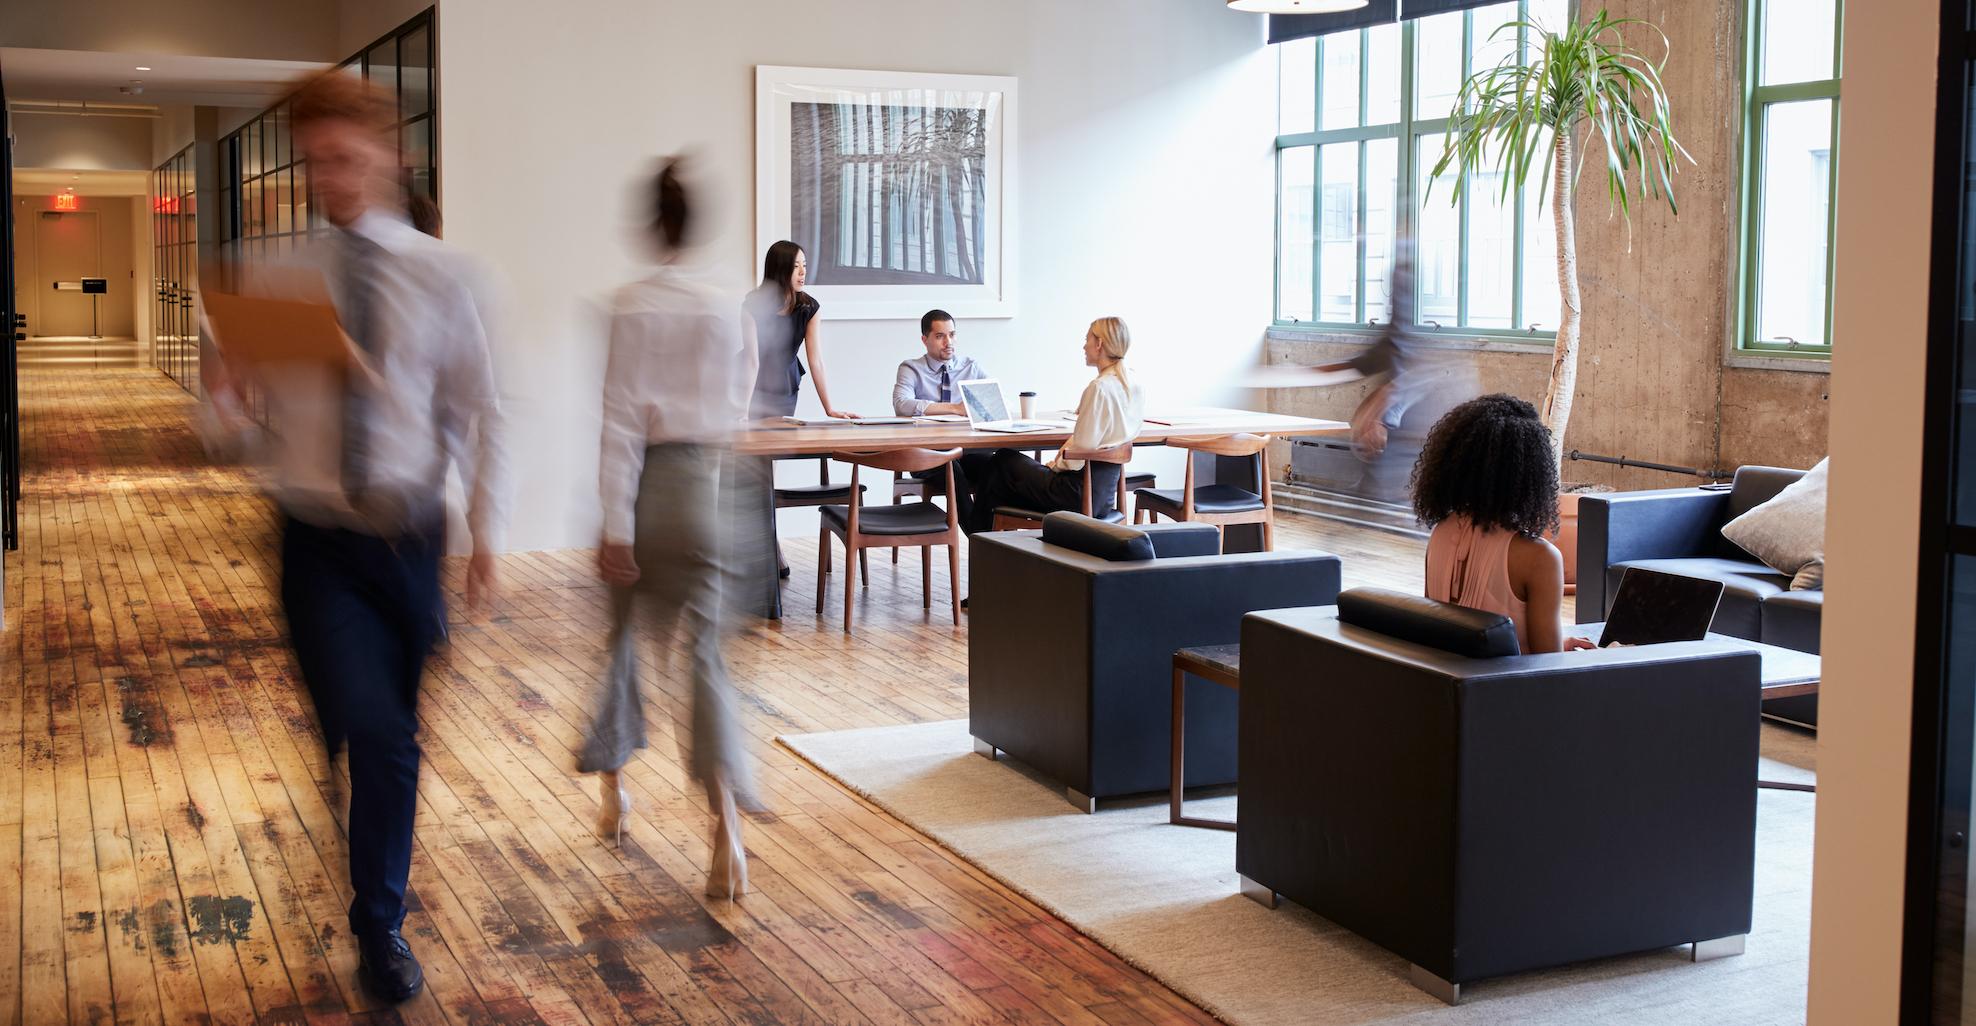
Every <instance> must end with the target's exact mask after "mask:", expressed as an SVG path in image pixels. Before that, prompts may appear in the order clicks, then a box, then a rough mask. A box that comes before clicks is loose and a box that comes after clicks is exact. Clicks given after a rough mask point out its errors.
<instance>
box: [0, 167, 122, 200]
mask: <svg viewBox="0 0 1976 1026" xmlns="http://www.w3.org/2000/svg"><path fill="white" fill-rule="evenodd" d="M71 188H73V189H74V190H75V192H76V195H78V196H145V195H149V194H150V176H149V175H148V174H147V173H146V172H143V171H40V170H29V171H16V172H14V191H15V192H17V193H19V194H21V195H23V196H42V195H52V194H54V193H58V192H62V191H63V190H66V189H71Z"/></svg>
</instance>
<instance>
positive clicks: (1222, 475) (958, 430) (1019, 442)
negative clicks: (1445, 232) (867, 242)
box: [734, 406, 1351, 619]
mask: <svg viewBox="0 0 1976 1026" xmlns="http://www.w3.org/2000/svg"><path fill="white" fill-rule="evenodd" d="M1033 419H1035V420H1037V421H1053V420H1055V418H1054V417H1053V416H1052V415H1050V414H1041V415H1038V416H1037V417H1035V418H1033ZM1061 424H1062V429H1061V430H1049V431H1025V432H1021V433H1009V432H1003V431H977V430H975V429H974V428H973V427H971V426H969V425H967V424H964V423H912V424H855V423H852V422H850V421H845V422H842V423H837V424H818V423H808V424H791V423H787V422H782V421H758V422H756V424H755V425H754V426H752V427H750V428H749V429H748V430H746V431H743V432H742V433H741V434H740V435H739V436H738V437H737V438H736V439H735V442H734V449H735V451H736V452H738V453H741V454H743V455H747V456H765V457H771V458H774V457H796V456H828V455H830V454H831V453H835V452H887V451H894V450H898V449H955V448H960V449H1023V450H1032V449H1056V448H1060V447H1061V446H1062V445H1063V444H1064V443H1065V442H1068V441H1069V440H1070V434H1071V430H1072V428H1073V425H1072V423H1071V422H1070V420H1068V419H1067V418H1066V419H1064V420H1062V421H1061ZM1350 430H1351V428H1350V426H1349V425H1347V424H1345V423H1343V422H1341V421H1335V420H1315V419H1312V418H1309V417H1292V416H1288V415H1285V414H1280V413H1259V412H1256V411H1254V410H1236V409H1228V408H1224V407H1218V406H1192V407H1184V408H1174V409H1168V410H1157V409H1155V410H1152V411H1148V413H1147V414H1146V422H1145V427H1144V428H1143V429H1142V430H1141V431H1140V433H1139V437H1138V438H1137V439H1135V440H1134V441H1133V444H1134V445H1138V446H1153V445H1162V444H1164V443H1165V442H1166V440H1167V439H1170V438H1199V437H1204V436H1213V435H1233V434H1257V435H1270V436H1272V437H1277V438H1287V437H1291V436H1298V435H1341V434H1345V433H1348V432H1349V431H1350ZM1195 455H1196V458H1197V460H1198V461H1199V462H1197V463H1196V464H1195V469H1194V474H1195V478H1196V482H1195V483H1196V484H1197V485H1204V484H1217V483H1228V484H1237V485H1239V484H1243V483H1245V482H1247V481H1250V480H1252V478H1251V477H1250V476H1249V475H1251V474H1253V473H1254V472H1253V470H1251V469H1249V467H1248V460H1247V458H1246V457H1245V458H1239V459H1231V458H1227V457H1217V456H1213V455H1208V454H1201V453H1197V454H1195ZM1166 483H1167V484H1169V485H1171V486H1173V487H1178V486H1179V484H1180V482H1178V481H1173V482H1166ZM762 515H763V516H764V517H765V518H766V522H765V523H764V524H763V527H764V528H765V530H766V532H767V533H769V534H771V535H772V532H773V531H774V529H775V510H774V509H773V508H772V504H770V503H767V502H764V503H763V510H762ZM1242 526H1247V527H1249V528H1251V530H1248V531H1243V530H1242V529H1241V527H1242ZM1254 527H1255V525H1238V526H1237V527H1231V528H1229V529H1228V531H1227V542H1226V547H1227V548H1228V550H1229V551H1231V552H1241V551H1251V550H1253V549H1256V548H1259V547H1260V545H1261V532H1260V531H1259V530H1255V529H1254ZM764 555H765V557H766V558H765V559H763V560H760V561H758V562H757V565H756V566H755V567H751V568H750V569H749V571H748V574H747V576H748V577H750V578H753V579H756V580H758V581H760V582H761V584H760V589H761V590H760V594H761V595H762V600H761V602H760V603H759V608H760V611H761V613H762V614H763V615H764V616H767V617H770V618H772V619H780V618H781V616H782V589H781V586H780V581H779V580H778V579H777V574H776V566H775V560H774V557H773V554H772V553H766V554H764ZM751 604H753V603H751Z"/></svg>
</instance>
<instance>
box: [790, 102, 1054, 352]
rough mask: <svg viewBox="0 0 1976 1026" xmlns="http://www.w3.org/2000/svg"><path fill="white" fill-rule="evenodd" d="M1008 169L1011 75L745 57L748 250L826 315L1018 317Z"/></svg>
mask: <svg viewBox="0 0 1976 1026" xmlns="http://www.w3.org/2000/svg"><path fill="white" fill-rule="evenodd" d="M799 151H800V152H802V153H804V154H805V155H806V156H805V157H804V159H803V160H801V161H798V160H797V159H796V155H797V153H798V152H799ZM1015 169H1016V80H1015V79H1014V78H1012V77H1005V76H997V75H947V74H931V73H919V72H901V71H852V70H839V69H828V68H792V67H778V66H770V65H758V66H757V67H756V68H755V260H756V262H757V264H759V262H760V260H761V258H762V254H763V253H765V252H767V250H768V247H769V246H770V245H772V244H773V243H775V242H776V241H777V240H780V239H793V240H795V241H796V242H797V243H799V244H801V245H802V246H803V248H804V250H805V251H806V252H807V253H808V256H809V261H808V262H809V270H808V275H809V284H808V285H806V286H805V289H806V291H808V292H810V293H811V294H812V295H814V296H816V298H817V300H818V301H819V302H820V303H822V304H823V307H824V309H825V310H827V311H828V314H827V316H829V317H831V318H833V319H844V320H900V319H908V318H910V319H918V317H919V316H920V315H921V314H923V313H925V312H926V311H927V310H929V309H933V308H935V307H938V308H940V309H943V310H946V311H948V312H950V313H952V314H954V315H955V316H956V317H989V318H993V317H1014V316H1015V314H1016V295H1015V181H1016V176H1015Z"/></svg>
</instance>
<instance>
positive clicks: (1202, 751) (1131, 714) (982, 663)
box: [967, 513, 1339, 812]
mask: <svg viewBox="0 0 1976 1026" xmlns="http://www.w3.org/2000/svg"><path fill="white" fill-rule="evenodd" d="M1219 543H1220V537H1219V535H1218V533H1217V532H1216V530H1215V528H1214V527H1213V526H1212V525H1208V524H1161V525H1157V526H1153V525H1147V526H1144V527H1139V528H1133V527H1127V526H1123V525H1108V524H1101V523H1099V522H1097V521H1094V520H1091V519H1090V518H1088V517H1082V516H1079V515H1077V514H1075V513H1052V514H1050V515H1049V517H1047V518H1046V519H1045V520H1044V526H1043V530H1042V531H1041V532H1040V533H1039V532H1036V531H1008V532H1000V533H994V534H977V535H975V536H974V538H973V541H972V543H971V546H972V547H971V549H970V552H969V557H968V588H969V592H968V599H969V603H970V606H969V615H970V623H969V626H968V685H967V688H968V729H969V732H970V733H972V734H973V735H974V737H975V747H976V749H977V750H978V751H981V752H982V753H983V754H985V755H988V756H990V757H991V758H992V757H993V756H994V754H995V752H996V751H997V750H999V751H1002V752H1007V753H1008V754H1009V755H1011V756H1013V757H1015V758H1016V759H1018V760H1020V761H1022V762H1024V763H1027V764H1028V765H1030V766H1032V767H1034V768H1035V769H1037V770H1039V771H1041V772H1042V773H1043V774H1045V775H1047V776H1049V777H1051V778H1053V779H1055V780H1057V781H1059V782H1061V783H1062V784H1063V785H1064V786H1065V788H1066V796H1067V797H1068V798H1069V799H1070V801H1071V803H1072V804H1073V805H1076V806H1078V807H1079V808H1082V809H1084V810H1085V811H1087V812H1088V811H1095V808H1096V801H1097V800H1098V799H1100V798H1112V797H1117V796H1120V795H1128V794H1138V793H1142V792H1147V791H1160V790H1164V789H1165V788H1166V787H1167V784H1168V779H1167V777H1168V773H1169V772H1170V769H1169V767H1170V766H1171V762H1170V758H1171V754H1170V752H1171V748H1170V744H1169V742H1170V739H1171V736H1172V731H1171V722H1170V721H1171V717H1172V713H1171V688H1172V680H1173V653H1174V651H1175V650H1177V649H1181V648H1187V647H1190V646H1194V645H1227V644H1233V643H1234V642H1235V641H1236V640H1237V638H1238V636H1239V634H1240V630H1241V622H1242V614H1244V613H1247V612H1249V611H1250V610H1254V609H1272V608H1280V607H1285V606H1308V605H1318V604H1323V603H1327V602H1331V601H1333V600H1334V599H1335V598H1336V597H1337V595H1338V577H1339V562H1338V557H1336V556H1332V555H1326V554H1324V553H1321V552H1251V553H1238V554H1231V555H1220V554H1217V548H1218V546H1219ZM1186 701H1187V717H1186V722H1187V783H1188V784H1189V785H1191V786H1209V785H1216V784H1227V783H1232V782H1234V780H1235V716H1236V696H1235V694H1234V693H1233V692H1231V691H1228V690H1227V689H1225V688H1220V687H1216V686H1214V685H1212V684H1209V683H1208V682H1206V681H1194V682H1193V683H1192V684H1190V685H1189V687H1188V689H1187V699H1186Z"/></svg>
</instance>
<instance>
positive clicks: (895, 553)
mask: <svg viewBox="0 0 1976 1026" xmlns="http://www.w3.org/2000/svg"><path fill="white" fill-rule="evenodd" d="M905 501H906V497H905V496H903V495H900V494H899V491H898V489H896V488H895V489H893V490H892V505H894V506H897V505H899V504H901V503H903V502H905ZM892 565H893V566H898V565H899V547H898V546H897V545H894V546H892Z"/></svg>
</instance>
